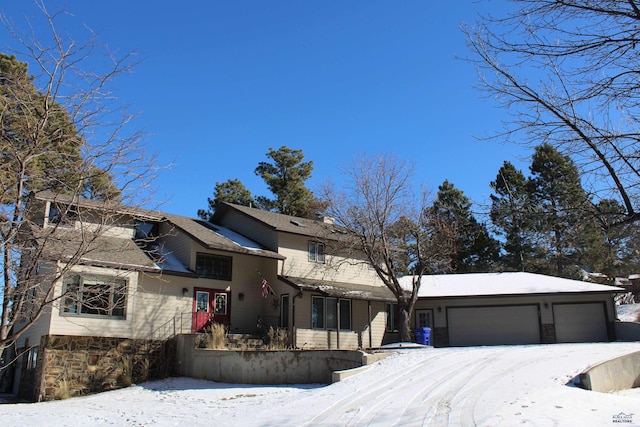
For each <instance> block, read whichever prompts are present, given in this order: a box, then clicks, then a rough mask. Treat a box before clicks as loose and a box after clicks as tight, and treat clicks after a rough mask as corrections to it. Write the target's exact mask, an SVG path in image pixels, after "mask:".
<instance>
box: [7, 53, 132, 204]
mask: <svg viewBox="0 0 640 427" xmlns="http://www.w3.org/2000/svg"><path fill="white" fill-rule="evenodd" d="M51 97H52V95H51V94H48V93H43V92H40V91H39V90H38V89H37V88H36V86H35V85H34V83H33V77H32V76H30V75H29V72H28V67H27V64H26V63H24V62H21V61H19V60H18V59H17V58H16V57H15V56H8V55H5V54H3V53H0V147H1V148H2V151H1V154H0V156H1V166H0V194H1V196H0V197H2V199H1V201H2V203H3V204H4V203H7V202H9V203H11V202H12V201H13V200H15V199H16V197H17V195H16V192H22V193H27V192H30V191H41V190H49V191H55V192H58V193H66V194H73V195H80V196H84V197H88V198H94V199H100V200H107V199H108V200H113V198H114V197H117V196H118V195H119V194H120V191H119V190H118V189H117V188H116V186H115V185H114V183H113V181H112V176H111V174H110V173H109V172H108V171H106V170H103V169H100V168H98V167H95V166H93V165H91V164H88V163H87V162H85V161H84V159H83V158H82V151H81V150H82V147H83V145H84V141H83V139H82V137H81V136H80V135H79V134H78V130H77V128H76V126H75V125H74V123H73V120H72V119H71V117H70V116H69V113H68V112H67V110H66V109H65V108H64V107H63V106H61V105H60V104H58V103H57V102H55V101H52V99H51Z"/></svg>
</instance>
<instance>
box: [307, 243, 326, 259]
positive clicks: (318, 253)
mask: <svg viewBox="0 0 640 427" xmlns="http://www.w3.org/2000/svg"><path fill="white" fill-rule="evenodd" d="M309 261H313V262H320V263H324V243H320V242H313V241H310V242H309Z"/></svg>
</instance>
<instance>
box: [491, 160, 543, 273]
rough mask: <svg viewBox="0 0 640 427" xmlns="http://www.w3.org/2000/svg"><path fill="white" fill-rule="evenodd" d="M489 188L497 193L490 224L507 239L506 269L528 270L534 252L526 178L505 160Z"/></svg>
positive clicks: (504, 246)
mask: <svg viewBox="0 0 640 427" xmlns="http://www.w3.org/2000/svg"><path fill="white" fill-rule="evenodd" d="M490 186H491V188H492V189H493V191H494V193H495V194H492V195H491V213H490V217H491V222H492V223H493V225H494V226H495V228H496V230H497V233H498V234H499V235H501V236H502V237H503V239H504V242H503V244H502V247H503V249H504V254H503V256H502V257H501V262H502V265H503V268H505V269H506V270H511V271H528V270H529V269H528V268H527V265H528V264H529V263H531V260H532V255H533V253H534V251H535V250H534V247H533V245H532V243H531V239H530V232H531V224H530V221H531V214H530V211H529V207H530V206H529V203H530V200H529V199H530V198H529V193H528V191H527V179H526V178H525V176H524V174H523V173H522V171H520V170H518V169H516V168H515V166H513V164H511V163H510V162H507V161H505V162H504V164H503V165H502V167H501V168H500V170H499V171H498V175H497V176H496V179H495V181H492V182H491V183H490Z"/></svg>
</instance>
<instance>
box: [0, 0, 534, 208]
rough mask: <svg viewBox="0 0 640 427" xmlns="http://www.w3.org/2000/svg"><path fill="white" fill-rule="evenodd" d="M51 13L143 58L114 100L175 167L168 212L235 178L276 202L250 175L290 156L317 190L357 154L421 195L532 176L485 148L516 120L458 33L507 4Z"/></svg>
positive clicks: (163, 191) (15, 11)
mask: <svg viewBox="0 0 640 427" xmlns="http://www.w3.org/2000/svg"><path fill="white" fill-rule="evenodd" d="M48 5H49V7H50V8H55V7H59V6H60V5H65V7H66V10H67V11H69V12H70V13H72V14H73V15H74V19H75V20H76V23H84V24H86V25H87V26H88V27H90V28H91V29H93V30H94V31H96V32H97V33H98V35H99V41H100V42H101V43H106V44H108V45H109V46H110V47H111V48H112V49H114V50H118V51H121V52H124V51H130V50H136V51H137V52H138V54H139V55H140V58H142V61H141V62H140V64H139V65H138V66H137V67H136V69H135V72H134V73H133V74H131V75H128V76H125V77H124V78H121V79H119V80H117V81H116V88H117V91H118V92H117V94H118V96H119V97H120V99H121V101H122V102H124V103H126V104H128V105H129V106H130V108H131V110H133V111H137V112H139V113H140V115H139V117H138V119H137V126H139V127H141V128H143V129H144V130H145V131H146V132H147V133H148V137H147V138H146V139H145V143H146V144H147V146H148V149H149V150H150V151H153V152H157V153H159V162H160V164H169V163H172V164H173V167H172V168H171V169H169V170H167V171H165V172H163V173H162V175H161V176H160V177H159V179H158V180H157V181H156V182H155V184H154V186H155V188H156V190H157V197H158V200H159V201H162V200H164V203H163V205H161V207H160V208H161V209H162V210H164V211H167V212H171V213H175V214H181V215H187V216H195V215H196V212H197V210H198V209H199V208H205V207H206V205H207V197H210V196H212V194H213V188H214V185H215V183H216V182H224V181H226V180H227V179H233V178H238V179H240V180H241V181H242V182H243V183H244V184H245V185H246V186H247V187H248V188H249V189H250V190H251V191H252V193H254V194H255V195H269V194H268V191H267V189H266V187H265V185H264V183H263V182H262V180H261V179H260V178H259V177H257V176H256V175H255V174H254V169H255V167H256V166H257V165H258V163H259V162H260V161H264V160H266V153H267V151H268V150H269V148H270V147H273V148H279V147H281V146H283V145H286V146H288V147H290V148H294V149H302V151H303V152H304V154H305V158H306V160H313V162H314V173H313V177H312V179H311V180H309V181H308V186H309V187H310V188H311V189H312V190H313V189H314V187H315V186H316V185H318V184H319V183H321V182H324V181H325V180H327V179H332V180H334V181H337V182H338V183H339V181H340V174H339V168H340V167H341V166H344V165H348V164H350V163H351V162H352V160H353V159H354V158H356V157H359V156H360V155H362V154H365V155H367V154H385V153H392V154H394V155H395V156H397V157H399V158H400V159H406V160H408V161H410V162H413V163H414V165H415V168H416V176H415V179H416V181H417V182H419V183H422V184H424V185H426V186H427V187H428V188H431V189H433V190H434V191H435V190H436V189H437V186H438V185H440V184H441V183H442V182H443V181H444V180H445V179H448V180H449V181H450V182H452V183H454V184H455V185H456V187H458V188H460V189H461V190H463V191H464V193H465V194H466V195H467V196H468V197H470V198H471V199H472V200H474V201H475V202H478V203H483V202H487V200H488V196H489V194H490V193H491V190H490V188H489V182H490V181H491V180H493V179H494V178H495V176H496V174H497V171H498V169H499V168H500V166H501V165H502V163H503V161H504V160H509V161H511V162H513V163H514V164H516V165H517V166H518V167H520V168H523V169H526V167H527V164H528V162H527V160H526V159H525V160H524V162H523V161H522V157H524V156H528V153H527V152H526V151H524V150H523V149H522V148H520V147H517V146H514V145H504V144H500V143H499V142H495V141H494V142H486V141H478V140H476V139H475V138H474V135H476V136H482V135H485V134H488V133H492V132H494V131H496V130H499V129H500V127H501V120H505V119H506V118H507V116H506V112H505V111H503V110H501V109H499V108H497V104H495V103H493V102H492V101H491V100H490V99H486V98H485V96H484V94H483V93H481V92H480V91H479V90H478V89H477V88H476V87H475V86H476V85H477V82H478V78H477V74H476V70H475V67H474V66H473V65H472V64H470V63H467V62H465V61H462V60H459V59H456V57H464V56H466V55H467V48H466V46H465V37H464V34H463V33H462V32H461V30H460V25H461V23H463V22H467V23H473V22H474V21H475V20H476V17H477V13H478V12H480V11H486V10H488V8H491V9H490V10H491V11H492V12H493V13H499V12H500V9H501V8H504V2H502V1H495V2H483V3H480V4H479V3H477V2H470V1H469V2H458V1H456V2H455V3H454V2H435V1H403V2H387V1H376V0H372V1H366V2H356V1H352V2H338V1H322V2H321V1H299V0H298V1H235V2H221V1H190V0H185V1H182V2H180V3H177V2H168V1H155V2H142V1H137V2H136V1H123V0H112V1H109V2H93V1H80V0H67V1H65V2H62V1H50V2H48ZM454 5H455V6H454ZM0 8H1V9H0V10H2V12H3V13H4V14H5V15H7V16H10V17H11V18H12V19H14V21H16V22H20V20H21V19H22V16H24V15H27V16H30V15H37V11H36V8H35V5H34V3H33V2H31V1H29V0H4V1H3V3H2V6H1V7H0ZM78 29H79V27H69V28H68V29H66V28H65V30H68V31H70V32H72V33H73V31H77V30H78ZM4 37H5V36H4V35H3V38H4ZM478 209H480V208H478Z"/></svg>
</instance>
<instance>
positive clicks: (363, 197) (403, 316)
mask: <svg viewBox="0 0 640 427" xmlns="http://www.w3.org/2000/svg"><path fill="white" fill-rule="evenodd" d="M412 174H413V172H412V168H411V167H410V166H409V165H407V164H406V163H405V162H402V161H399V160H397V159H395V158H394V157H393V156H389V155H381V156H374V157H369V158H364V157H363V158H361V159H359V160H358V161H355V162H354V163H353V166H352V167H351V168H350V169H349V170H347V171H345V173H344V175H345V178H346V182H347V184H346V185H345V187H344V189H342V190H338V189H336V187H335V186H333V185H326V186H325V187H324V188H323V189H322V192H321V193H322V199H323V200H324V201H326V202H327V203H328V208H327V214H328V215H330V216H331V217H333V218H334V219H335V221H336V223H338V224H339V225H341V226H342V227H344V229H345V232H346V234H347V235H348V236H350V238H349V239H343V240H340V241H338V242H336V243H334V244H337V245H340V244H341V245H342V247H340V248H338V249H339V250H341V251H342V252H344V253H347V254H348V253H351V254H355V253H357V254H361V256H360V257H357V256H350V257H348V258H350V259H354V258H355V259H358V258H361V259H362V258H364V262H366V263H367V264H368V265H370V266H371V267H372V268H373V269H374V270H375V272H376V274H377V275H378V277H379V278H380V279H381V280H382V282H383V283H384V284H385V285H386V286H387V288H389V290H390V291H391V292H392V293H393V295H394V296H395V298H396V300H397V302H398V308H399V324H398V330H399V333H400V339H401V340H403V341H409V340H410V333H411V330H410V326H409V325H410V323H409V320H410V317H411V312H412V310H413V306H414V304H415V302H416V300H417V298H418V291H419V289H420V280H421V276H422V275H423V274H425V273H428V272H434V271H438V272H440V271H442V270H443V269H445V268H446V267H443V264H446V263H447V262H448V260H449V259H450V251H451V247H452V245H453V241H454V240H455V239H454V238H453V234H454V233H451V232H445V230H444V229H440V226H441V225H443V224H442V223H441V222H439V221H438V220H437V218H436V217H434V216H431V215H430V214H429V213H430V210H429V209H428V204H427V199H428V197H427V195H426V192H422V194H419V195H418V197H416V195H415V193H414V187H413V183H412V182H411V178H412ZM447 248H449V249H447ZM405 274H411V275H412V276H413V280H412V286H411V289H405V288H403V287H402V286H401V285H400V282H399V281H398V278H399V277H401V276H403V275H405Z"/></svg>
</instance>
